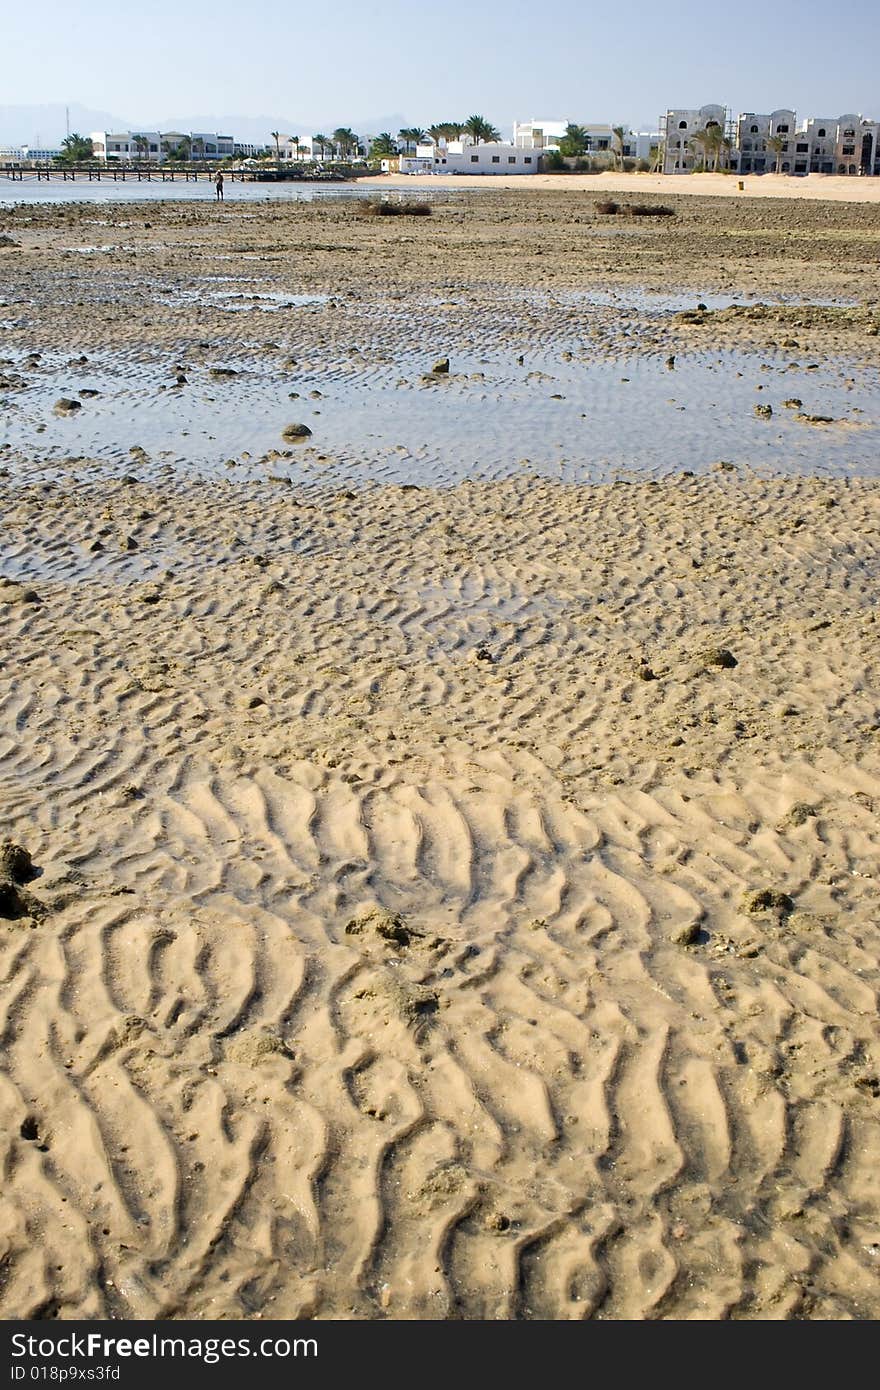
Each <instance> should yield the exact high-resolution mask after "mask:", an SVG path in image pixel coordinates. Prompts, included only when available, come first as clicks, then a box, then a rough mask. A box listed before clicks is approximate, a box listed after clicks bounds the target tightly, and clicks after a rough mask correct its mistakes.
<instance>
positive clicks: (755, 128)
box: [751, 125, 758, 135]
mask: <svg viewBox="0 0 880 1390" xmlns="http://www.w3.org/2000/svg"><path fill="white" fill-rule="evenodd" d="M751 131H752V134H753V135H757V133H758V127H757V126H756V125H753V126H752V127H751Z"/></svg>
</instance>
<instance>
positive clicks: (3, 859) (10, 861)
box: [0, 840, 37, 883]
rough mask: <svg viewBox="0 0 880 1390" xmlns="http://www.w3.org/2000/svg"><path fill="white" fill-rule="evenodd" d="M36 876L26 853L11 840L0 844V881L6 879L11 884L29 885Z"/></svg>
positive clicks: (29, 857)
mask: <svg viewBox="0 0 880 1390" xmlns="http://www.w3.org/2000/svg"><path fill="white" fill-rule="evenodd" d="M36 876H37V871H36V869H35V868H34V866H33V863H32V861H31V856H30V854H29V853H28V851H27V850H26V849H24V848H23V847H22V846H21V845H15V844H13V843H12V841H11V840H4V841H3V843H2V844H0V879H8V880H10V881H11V882H12V883H30V881H31V879H32V878H36Z"/></svg>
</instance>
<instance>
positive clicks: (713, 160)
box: [692, 121, 725, 172]
mask: <svg viewBox="0 0 880 1390" xmlns="http://www.w3.org/2000/svg"><path fill="white" fill-rule="evenodd" d="M692 143H693V144H695V145H699V146H700V148H701V149H702V151H703V159H704V164H705V167H706V169H709V168H710V167H711V169H712V171H713V172H715V171H717V169H718V162H719V160H720V158H721V151H722V150H723V149H724V146H725V135H724V131H723V130H722V129H721V126H720V125H719V124H718V122H717V121H710V122H709V123H708V125H707V126H706V127H705V129H704V130H697V131H695V132H694V135H693V138H692Z"/></svg>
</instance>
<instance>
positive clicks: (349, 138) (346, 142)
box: [332, 126, 358, 159]
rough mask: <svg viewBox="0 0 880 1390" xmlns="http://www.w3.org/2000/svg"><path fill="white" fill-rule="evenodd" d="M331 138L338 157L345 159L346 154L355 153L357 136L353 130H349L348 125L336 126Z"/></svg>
mask: <svg viewBox="0 0 880 1390" xmlns="http://www.w3.org/2000/svg"><path fill="white" fill-rule="evenodd" d="M332 138H333V144H334V145H335V147H336V150H337V153H338V154H339V157H340V159H345V158H346V156H348V155H351V154H354V153H357V150H358V138H357V136H356V135H355V133H354V131H353V130H350V129H349V128H348V126H337V127H336V129H335V130H334V132H333V137H332Z"/></svg>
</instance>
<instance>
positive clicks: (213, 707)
mask: <svg viewBox="0 0 880 1390" xmlns="http://www.w3.org/2000/svg"><path fill="white" fill-rule="evenodd" d="M5 486H6V490H7V491H6V496H5V498H4V504H5V505H4V514H5V517H6V523H5V528H4V535H3V538H2V542H0V558H2V566H3V569H2V573H3V574H4V575H5V576H6V577H7V578H8V579H13V578H14V579H16V580H19V581H21V582H22V584H24V585H27V584H32V585H33V586H34V587H35V588H36V590H37V597H38V599H39V600H40V601H39V602H33V601H30V600H28V599H26V598H23V597H22V595H21V592H20V590H15V588H14V586H13V585H11V584H6V585H5V586H0V627H2V632H3V638H4V650H5V651H7V652H9V653H10V661H9V663H8V664H6V663H5V664H4V669H3V672H2V676H0V710H2V720H0V730H2V735H0V798H2V804H3V807H4V822H5V825H6V827H7V832H8V834H9V835H10V836H11V837H12V838H13V839H15V840H18V841H19V842H22V843H25V844H26V845H27V846H28V848H29V849H31V851H32V853H33V856H34V860H35V863H36V864H38V865H39V866H40V868H41V869H42V874H41V876H40V877H39V878H37V879H35V880H34V882H33V883H32V884H30V885H29V891H31V892H32V893H33V894H34V896H35V897H36V898H37V899H38V900H39V901H40V902H41V903H42V904H43V905H44V908H45V915H42V916H36V917H33V918H31V917H21V918H17V919H9V920H3V921H0V981H2V989H0V1042H2V1047H0V1116H2V1124H0V1134H2V1135H3V1177H4V1182H3V1196H2V1198H0V1313H2V1315H3V1316H5V1317H33V1318H50V1317H124V1316H127V1317H139V1318H168V1317H172V1318H173V1317H180V1316H189V1317H253V1316H257V1315H259V1314H262V1315H266V1316H276V1317H285V1318H286V1317H308V1316H317V1317H356V1318H381V1317H392V1318H412V1317H417V1318H424V1317H427V1318H502V1319H512V1318H516V1319H519V1318H590V1317H598V1318H637V1319H640V1318H673V1317H674V1318H711V1319H717V1318H727V1317H733V1318H786V1317H793V1318H811V1317H816V1318H818V1317H823V1318H824V1317H831V1318H849V1317H855V1318H869V1317H870V1318H873V1317H876V1316H878V1313H880V1300H878V1293H877V1288H878V1285H877V1269H878V1263H880V1189H878V1181H880V1180H878V1176H877V1175H878V1173H880V1128H878V1125H877V1106H878V1104H880V1100H878V1097H880V1081H878V1065H880V1030H878V1023H877V991H878V985H880V966H878V955H880V928H878V920H880V919H878V912H877V909H878V881H880V880H878V875H880V839H878V834H877V820H876V811H877V807H878V806H880V761H878V756H877V724H878V710H877V695H876V692H877V690H878V688H880V672H878V669H877V668H878V658H877V643H876V639H875V635H874V632H873V627H874V614H875V611H876V609H877V606H878V590H877V583H878V578H877V576H878V569H877V560H878V552H877V537H878V534H880V532H878V521H880V492H878V489H877V487H876V485H874V484H871V483H868V482H863V483H858V484H855V483H854V484H847V483H845V482H840V483H819V482H806V481H799V482H782V481H780V482H776V483H767V482H760V481H758V480H755V479H748V478H745V479H738V478H736V477H731V476H730V475H728V474H726V473H723V474H716V475H711V476H710V477H708V478H703V479H687V478H684V479H678V480H673V481H670V482H669V483H667V484H665V485H663V486H661V487H652V486H651V485H648V484H646V485H643V486H638V487H637V486H634V485H633V486H626V487H609V488H602V489H595V488H574V487H572V488H566V487H562V486H558V485H552V484H548V483H543V482H541V483H539V482H535V481H528V480H523V481H520V482H517V483H510V484H505V485H503V486H498V487H494V488H482V487H478V486H462V487H460V488H457V489H455V490H452V491H450V492H448V493H438V492H434V491H432V490H427V489H425V490H405V489H401V488H388V489H385V488H376V489H372V490H369V489H368V490H366V491H364V492H361V493H358V494H351V493H345V494H342V495H337V496H329V495H328V496H326V497H325V498H324V499H323V500H322V501H321V502H320V503H319V502H317V501H305V500H300V499H297V498H295V497H292V496H291V494H290V491H289V490H288V489H283V488H277V489H274V490H273V489H271V488H268V487H262V488H259V489H257V488H242V489H240V490H238V491H235V490H234V489H232V488H223V489H219V488H211V487H192V488H186V487H185V486H184V485H183V484H177V485H176V487H177V490H176V491H175V490H174V489H173V488H169V489H168V490H165V491H163V490H161V489H158V488H151V487H147V486H145V485H142V484H127V485H126V484H124V483H118V484H115V485H113V484H107V485H106V486H104V487H102V488H101V490H100V496H101V498H102V499H103V503H104V508H105V511H106V513H107V515H106V516H102V517H100V520H101V522H102V524H103V525H104V526H105V527H106V528H108V536H105V541H107V548H106V549H105V550H104V551H103V552H97V553H93V552H91V551H90V550H89V549H88V545H87V544H86V542H87V540H88V537H89V535H90V534H91V532H92V531H93V530H94V527H95V526H96V524H97V523H96V520H95V518H96V500H95V499H96V496H97V495H98V493H97V490H96V492H95V495H94V496H90V494H89V490H88V489H87V488H82V489H79V490H77V491H66V490H65V489H64V487H63V486H58V487H56V488H50V489H48V490H45V489H43V488H28V487H17V486H13V485H12V484H6V485H5ZM231 498H234V505H232V504H231V500H230V499H231ZM780 518H783V519H784V524H783V525H782V526H781V525H780ZM62 519H63V524H62ZM117 535H118V536H121V537H125V536H134V537H135V538H136V541H137V548H136V550H134V551H132V550H127V549H123V548H122V547H121V546H118V545H111V539H112V538H113V537H116V536H117ZM108 554H109V555H112V556H113V557H116V558H115V559H114V560H113V562H112V563H111V560H110V559H109V558H108ZM133 556H135V557H136V558H132V557H133ZM138 565H140V567H141V568H140V569H138V567H137V566H138ZM719 646H723V647H725V648H728V649H730V650H731V651H732V652H733V653H735V659H736V662H737V665H736V667H735V668H730V669H725V668H723V667H718V666H716V665H713V664H712V663H711V661H709V662H708V664H707V661H706V657H705V653H706V650H707V649H715V648H717V647H719ZM646 667H650V670H651V672H652V675H653V677H654V678H653V679H651V678H646V677H645V675H644V674H643V672H644V670H645V668H646ZM763 889H767V890H773V891H774V892H778V893H780V894H785V895H786V898H787V900H788V904H787V905H782V906H779V905H777V906H773V905H769V906H765V907H764V908H761V907H760V906H759V907H758V909H757V910H755V911H747V910H744V904H743V898H744V895H747V894H754V893H755V892H758V891H760V890H763ZM753 906H754V904H753Z"/></svg>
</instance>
